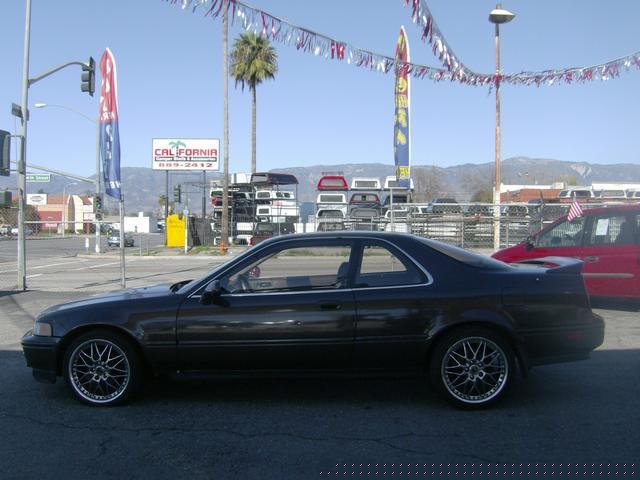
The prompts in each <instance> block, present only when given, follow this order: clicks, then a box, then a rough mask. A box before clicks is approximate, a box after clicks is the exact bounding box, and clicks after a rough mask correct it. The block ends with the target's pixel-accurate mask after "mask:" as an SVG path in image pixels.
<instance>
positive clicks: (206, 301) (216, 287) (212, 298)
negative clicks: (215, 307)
mask: <svg viewBox="0 0 640 480" xmlns="http://www.w3.org/2000/svg"><path fill="white" fill-rule="evenodd" d="M220 292H222V286H221V285H220V280H214V281H213V282H211V283H210V284H209V285H207V286H206V287H205V289H204V292H202V295H201V296H200V304H202V305H211V304H212V303H216V301H217V300H218V298H220Z"/></svg>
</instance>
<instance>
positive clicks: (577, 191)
mask: <svg viewBox="0 0 640 480" xmlns="http://www.w3.org/2000/svg"><path fill="white" fill-rule="evenodd" d="M595 196H596V194H595V192H594V191H593V188H591V187H572V188H567V189H566V190H561V191H560V193H559V194H558V198H560V199H565V200H571V199H573V198H595Z"/></svg>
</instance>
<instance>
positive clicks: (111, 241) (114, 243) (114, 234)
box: [107, 230, 135, 247]
mask: <svg viewBox="0 0 640 480" xmlns="http://www.w3.org/2000/svg"><path fill="white" fill-rule="evenodd" d="M134 243H135V242H134V240H133V236H132V235H131V234H130V233H125V234H124V246H125V247H133V246H134ZM107 245H109V246H110V247H119V246H120V230H111V233H109V237H108V238H107Z"/></svg>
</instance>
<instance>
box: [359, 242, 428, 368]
mask: <svg viewBox="0 0 640 480" xmlns="http://www.w3.org/2000/svg"><path fill="white" fill-rule="evenodd" d="M431 283H432V279H431V277H430V275H429V274H428V272H426V271H425V270H424V269H423V268H422V267H421V266H420V265H418V263H417V262H415V261H414V260H413V259H411V258H410V257H409V256H408V255H407V254H405V253H404V252H402V251H401V250H399V249H398V248H396V247H395V246H393V245H392V244H390V243H388V242H386V241H382V240H362V241H361V243H360V246H359V248H358V260H357V267H356V272H355V281H354V289H353V291H354V293H355V298H356V304H357V311H358V317H357V325H356V341H355V350H354V366H355V368H356V369H359V370H374V371H401V370H406V371H417V370H421V369H422V368H424V359H425V355H426V348H425V345H426V341H425V340H426V338H425V335H426V332H428V331H429V327H430V325H431V324H432V323H433V320H434V318H435V317H436V316H437V312H438V308H437V306H436V303H437V299H435V298H434V297H433V292H431V291H430V290H429V285H430V284H431Z"/></svg>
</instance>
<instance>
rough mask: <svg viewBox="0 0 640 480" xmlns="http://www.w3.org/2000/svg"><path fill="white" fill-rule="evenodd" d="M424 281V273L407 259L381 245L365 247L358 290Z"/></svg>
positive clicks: (358, 277) (366, 245)
mask: <svg viewBox="0 0 640 480" xmlns="http://www.w3.org/2000/svg"><path fill="white" fill-rule="evenodd" d="M424 281H425V278H424V275H423V273H422V272H420V270H418V268H417V267H416V266H415V265H413V263H411V262H410V261H408V260H407V259H405V258H399V257H398V256H397V255H395V254H394V253H393V252H391V251H390V250H389V249H387V248H386V247H384V246H381V245H372V244H365V245H364V248H363V250H362V261H361V262H360V268H359V271H358V276H357V278H356V288H365V287H392V286H402V285H416V284H420V283H424Z"/></svg>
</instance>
